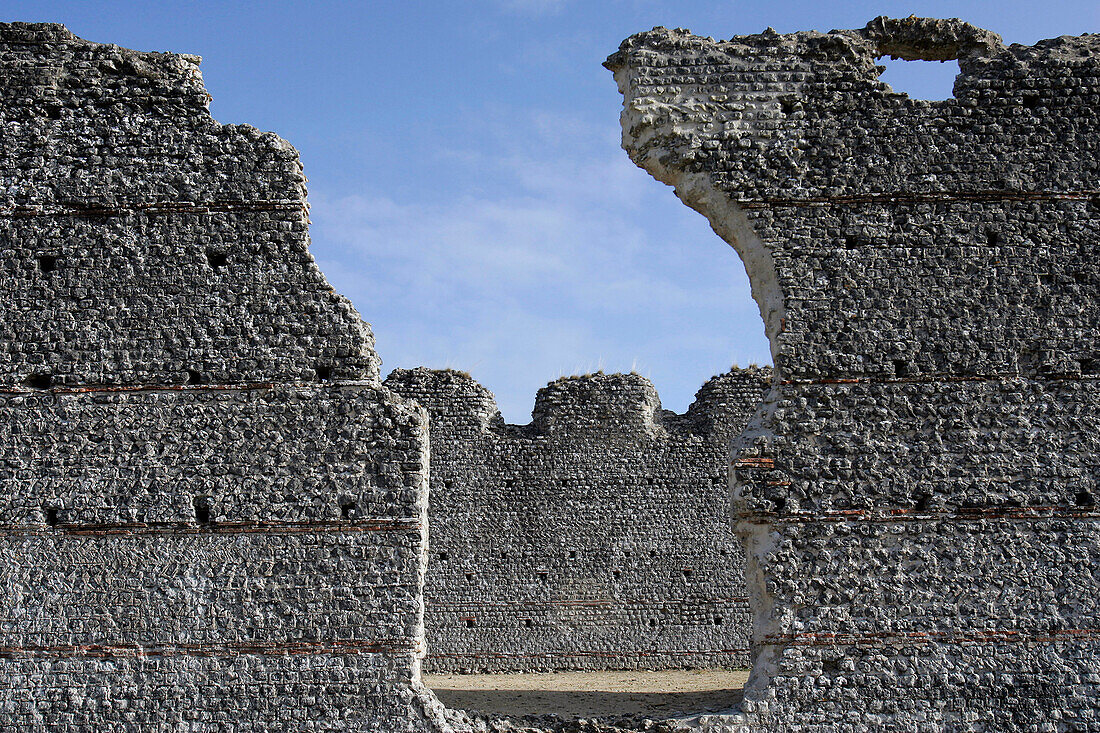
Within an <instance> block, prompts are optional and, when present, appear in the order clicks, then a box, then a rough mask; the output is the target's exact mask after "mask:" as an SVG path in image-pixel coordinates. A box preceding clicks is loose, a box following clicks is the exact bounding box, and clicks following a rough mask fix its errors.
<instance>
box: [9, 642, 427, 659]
mask: <svg viewBox="0 0 1100 733" xmlns="http://www.w3.org/2000/svg"><path fill="white" fill-rule="evenodd" d="M415 651H416V648H415V646H414V645H410V644H408V643H406V642H400V641H394V642H357V641H334V642H325V641H317V642H309V641H287V642H268V643H255V642H252V643H249V642H241V643H237V644H164V645H154V646H141V645H138V644H119V645H99V644H89V645H82V646H71V645H70V646H9V647H0V658H3V659H10V658H13V657H24V656H44V657H92V658H118V657H180V656H189V657H225V656H237V655H240V654H256V655H263V656H282V655H288V654H293V655H307V654H309V655H315V654H341V655H345V654H387V653H394V652H415Z"/></svg>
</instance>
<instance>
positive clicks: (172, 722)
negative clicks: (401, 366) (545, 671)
mask: <svg viewBox="0 0 1100 733" xmlns="http://www.w3.org/2000/svg"><path fill="white" fill-rule="evenodd" d="M0 90H2V92H3V93H2V95H0V120H2V125H3V128H2V129H3V134H2V135H0V277H2V278H3V281H4V283H5V287H6V291H5V296H6V297H5V298H4V299H3V302H2V304H0V318H2V319H3V321H4V323H5V326H6V328H5V332H4V333H5V335H4V338H3V339H2V341H0V466H2V468H3V470H2V471H0V488H2V489H3V492H2V493H3V498H2V499H0V553H2V555H3V562H2V563H0V618H2V619H3V622H2V623H0V687H2V689H3V692H2V693H0V709H2V710H3V715H2V716H0V729H2V730H11V731H16V730H18V731H26V730H50V731H88V730H97V731H99V730H103V731H108V730H204V731H205V730H241V731H244V730H257V731H260V730H302V731H306V730H316V731H322V730H324V731H328V730H348V729H357V730H368V729H369V730H385V731H415V730H436V729H447V728H448V725H447V723H445V721H444V720H443V718H442V708H441V706H440V705H439V703H438V702H437V701H436V700H435V699H434V696H432V695H431V693H430V692H428V691H426V690H424V689H423V687H422V686H421V685H420V678H419V663H420V661H419V657H420V656H421V655H422V653H423V627H422V611H423V602H422V583H423V573H424V566H425V555H424V553H425V547H426V545H425V542H426V538H425V532H426V517H425V510H426V504H427V494H426V492H427V469H428V466H427V460H428V435H427V416H426V414H425V413H424V411H423V410H422V409H421V408H419V407H417V406H416V405H414V404H412V403H410V402H409V401H407V400H404V399H402V398H400V397H398V396H396V395H394V394H392V393H391V392H389V391H388V390H386V389H384V388H383V387H382V386H381V384H380V382H379V377H378V363H379V362H378V359H377V357H376V356H375V354H374V349H373V343H372V340H371V336H370V331H369V329H368V328H367V327H366V325H365V324H363V323H362V322H361V321H360V319H359V316H358V314H356V313H355V311H354V310H353V309H352V308H351V306H350V304H349V303H348V302H347V301H346V300H345V299H343V298H341V297H340V296H337V295H335V294H334V293H333V292H332V290H331V288H330V287H329V286H328V285H327V283H326V282H325V280H324V277H323V276H322V275H321V273H320V272H319V271H318V269H317V268H316V266H315V265H314V263H313V260H312V258H311V256H310V255H309V251H308V222H307V218H306V202H305V188H304V180H305V179H304V178H303V176H302V171H301V166H300V164H299V162H298V156H297V153H296V152H295V151H294V149H293V148H292V147H290V145H288V144H287V143H286V142H284V141H282V140H280V139H279V138H278V137H276V136H275V135H272V134H270V133H261V132H259V131H257V130H255V129H253V128H251V127H248V126H232V125H219V124H218V123H216V122H214V121H213V120H212V119H211V118H210V116H209V114H208V113H207V110H206V103H207V101H208V97H207V95H206V92H205V90H204V89H203V86H202V81H201V77H200V75H199V72H198V60H197V59H196V58H193V57H186V56H178V55H174V54H148V53H138V52H134V51H128V50H125V49H120V48H118V47H116V46H104V45H99V44H93V43H88V42H86V41H82V40H80V39H78V38H76V37H74V36H73V35H72V34H70V33H69V32H68V31H67V30H65V29H64V28H63V27H61V26H57V25H28V24H19V23H15V24H10V25H7V24H5V25H0Z"/></svg>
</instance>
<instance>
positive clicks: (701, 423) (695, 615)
mask: <svg viewBox="0 0 1100 733" xmlns="http://www.w3.org/2000/svg"><path fill="white" fill-rule="evenodd" d="M769 378H770V370H767V369H745V370H740V369H735V370H733V371H731V372H729V373H727V374H723V375H720V376H717V377H714V378H713V379H711V380H709V381H708V382H707V383H706V384H705V385H703V387H702V388H701V389H700V390H699V392H698V394H697V395H696V400H695V402H694V403H693V404H692V405H691V407H690V408H689V409H688V411H687V413H686V414H684V415H676V414H675V413H672V412H669V411H667V410H662V409H661V403H660V400H659V399H658V397H657V392H656V390H655V389H654V388H653V385H652V384H650V383H649V381H648V380H647V379H645V378H644V377H640V376H637V375H634V374H593V375H587V376H584V377H566V378H564V379H559V380H557V381H555V382H551V383H550V384H549V385H548V386H547V387H545V388H543V389H542V390H540V391H539V394H538V396H537V398H536V400H535V409H534V419H533V420H532V422H531V424H530V425H524V426H518V425H505V424H504V423H503V421H502V419H501V417H500V413H499V412H498V411H497V407H496V403H495V401H494V400H493V397H492V395H491V394H490V393H489V392H488V391H487V390H486V389H485V388H484V387H482V386H481V385H480V384H478V383H477V382H475V381H474V380H473V379H471V378H470V377H469V376H467V375H465V374H462V373H460V372H454V371H431V370H427V369H413V370H404V369H399V370H395V371H394V372H393V373H391V374H390V376H389V377H387V378H386V382H385V384H386V386H388V387H390V388H391V389H392V390H393V391H394V392H397V393H398V394H401V395H403V396H405V397H409V398H411V399H414V400H416V401H417V402H418V403H420V404H421V405H424V406H425V407H426V408H427V409H428V412H429V414H430V416H431V420H430V433H431V493H430V496H431V499H430V502H429V510H428V515H429V518H430V522H429V524H430V527H431V552H430V554H429V562H428V572H427V578H426V581H425V588H424V593H425V629H426V634H427V641H428V658H427V660H426V662H425V664H426V667H425V668H426V669H428V670H430V671H455V670H461V671H470V670H473V671H481V670H488V671H532V670H554V669H631V668H648V669H660V668H674V667H715V666H725V667H744V666H747V663H748V641H749V630H750V626H751V620H750V615H749V609H748V603H747V599H746V591H745V579H744V552H743V550H742V546H741V542H740V541H739V539H738V538H737V537H736V536H735V535H734V533H733V528H732V522H731V520H730V511H729V501H728V493H729V487H728V479H727V474H728V466H729V445H730V440H731V439H732V438H733V437H735V436H736V435H737V434H739V433H740V432H741V430H742V429H743V428H744V426H745V423H746V422H747V421H748V419H749V417H750V416H751V415H752V413H753V411H754V410H755V409H756V407H757V405H758V404H759V403H760V400H761V397H762V395H763V392H764V389H765V387H766V385H767V383H768V380H769ZM533 712H534V711H533Z"/></svg>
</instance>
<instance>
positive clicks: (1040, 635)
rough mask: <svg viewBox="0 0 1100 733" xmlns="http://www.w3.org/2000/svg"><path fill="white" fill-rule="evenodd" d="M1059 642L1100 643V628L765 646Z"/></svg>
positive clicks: (798, 640)
mask: <svg viewBox="0 0 1100 733" xmlns="http://www.w3.org/2000/svg"><path fill="white" fill-rule="evenodd" d="M1057 641H1100V629H1050V630H1046V631H1017V630H1011V629H994V630H984V631H969V632H967V631H907V632H901V633H891V632H884V633H879V634H839V633H838V634H826V633H816V634H769V635H767V636H765V637H764V643H765V644H784V645H793V646H879V645H885V644H939V643H947V644H968V643H986V642H996V643H999V644H1006V643H1008V644H1011V643H1017V644H1028V643H1047V642H1057Z"/></svg>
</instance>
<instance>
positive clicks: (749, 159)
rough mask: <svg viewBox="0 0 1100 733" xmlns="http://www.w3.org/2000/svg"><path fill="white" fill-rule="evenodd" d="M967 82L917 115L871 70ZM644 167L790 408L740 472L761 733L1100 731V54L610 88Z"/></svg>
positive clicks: (778, 41) (799, 52) (649, 67)
mask: <svg viewBox="0 0 1100 733" xmlns="http://www.w3.org/2000/svg"><path fill="white" fill-rule="evenodd" d="M887 54H888V55H895V56H900V57H903V58H907V59H928V60H939V59H958V61H959V65H960V68H961V70H962V73H961V74H960V75H959V77H958V79H957V81H956V84H955V94H954V97H953V98H951V99H947V100H944V101H938V102H933V101H921V100H913V99H910V98H908V97H907V96H906V95H903V94H896V93H894V92H893V91H892V90H891V89H890V88H889V87H888V86H886V85H885V84H883V83H882V82H880V81H879V80H878V75H879V73H880V71H881V68H880V67H877V66H876V59H877V58H878V57H880V56H882V55H887ZM607 66H608V67H609V68H610V69H611V70H612V71H613V72H614V73H615V78H616V80H617V82H618V85H619V88H620V90H621V91H622V93H623V95H624V98H625V106H624V111H623V115H622V124H623V142H624V147H625V148H626V149H627V151H628V152H629V153H630V156H631V158H632V159H633V160H634V161H635V162H636V163H637V164H638V165H639V166H641V167H643V168H645V169H646V170H648V171H650V172H651V173H652V174H653V175H654V176H655V177H657V178H658V179H660V180H662V181H665V182H666V183H669V184H670V185H673V186H675V187H676V193H677V195H678V196H680V198H681V199H683V200H684V202H685V203H686V204H688V205H689V206H692V207H693V208H696V209H697V210H699V211H700V212H701V213H703V214H704V215H705V216H706V217H707V218H708V219H709V220H710V222H711V223H712V225H713V226H714V229H715V230H716V231H717V232H718V234H719V235H721V236H722V237H723V238H724V239H726V241H728V242H729V243H730V244H731V245H733V246H734V247H735V248H737V250H738V252H740V254H741V256H742V258H743V259H744V261H745V265H746V269H747V270H748V274H749V277H750V279H751V280H752V282H753V292H754V296H755V297H756V299H757V301H758V303H759V304H760V309H761V313H762V315H763V318H764V321H765V323H766V325H767V332H768V335H769V338H770V339H771V344H772V351H773V356H774V363H775V369H776V383H775V385H774V386H773V388H772V389H771V390H770V392H769V394H768V396H767V397H766V398H765V402H764V404H763V405H762V406H761V408H760V409H759V411H758V412H757V414H756V416H755V417H754V419H753V420H752V422H751V423H750V425H749V427H748V429H747V430H746V432H745V433H744V434H743V435H742V437H741V438H740V439H739V441H738V443H737V448H736V450H735V455H734V467H735V474H736V482H735V483H736V488H735V497H734V502H735V511H736V514H737V517H738V520H739V522H738V530H739V532H740V533H741V534H742V535H743V537H744V538H745V541H746V543H747V545H746V547H747V553H748V562H749V588H750V602H751V603H752V605H753V607H754V613H755V619H756V620H755V628H754V634H753V655H754V666H753V675H752V678H751V680H750V682H749V685H748V688H747V689H746V696H745V701H744V705H743V708H742V710H741V711H740V712H739V713H736V714H732V715H731V716H712V717H707V718H702V719H698V720H696V721H694V722H695V724H698V725H702V726H704V727H708V726H727V725H732V724H736V723H738V722H739V723H740V724H743V725H744V724H747V725H748V726H749V727H751V728H753V729H757V728H759V729H762V730H800V729H818V728H817V727H818V726H827V727H828V728H829V729H830V730H863V729H865V728H866V726H868V725H870V726H877V727H883V728H889V729H898V730H915V729H920V728H922V727H923V728H924V729H935V730H941V729H956V728H958V727H960V726H962V727H966V728H967V729H969V726H970V724H971V723H973V724H977V722H978V721H980V722H981V724H982V725H984V726H985V729H987V730H1033V729H1039V728H1041V727H1042V726H1050V725H1058V726H1061V727H1064V728H1066V729H1085V728H1087V727H1089V726H1094V725H1095V719H1096V717H1097V715H1098V712H1100V682H1098V678H1097V677H1096V669H1097V667H1098V665H1100V618H1098V612H1100V605H1098V604H1100V582H1098V580H1097V576H1096V572H1095V568H1096V567H1097V566H1098V565H1100V513H1098V512H1097V508H1096V500H1097V498H1100V486H1098V481H1097V479H1098V477H1100V454H1098V449H1100V430H1098V428H1100V411H1098V408H1100V390H1098V388H1097V387H1098V382H1097V380H1098V378H1100V351H1098V347H1097V344H1098V343H1100V338H1098V337H1100V328H1098V325H1097V324H1100V307H1098V306H1100V301H1098V299H1097V294H1098V289H1100V264H1098V263H1100V260H1098V259H1097V257H1096V254H1095V252H1096V246H1097V244H1098V238H1100V237H1098V234H1100V222H1098V211H1100V190H1098V189H1100V180H1098V171H1100V154H1098V153H1100V150H1098V149H1100V136H1098V134H1097V125H1098V115H1097V99H1100V40H1098V38H1097V37H1096V36H1083V37H1062V38H1058V39H1053V40H1049V41H1042V42H1040V43H1038V44H1036V45H1034V46H1031V47H1025V46H1019V45H1013V46H1009V47H1005V46H1004V45H1003V44H1002V43H1001V40H1000V38H999V37H998V36H996V35H995V34H993V33H990V32H988V31H984V30H981V29H979V28H975V27H973V26H971V25H968V24H966V23H963V22H961V21H958V20H946V21H944V20H932V19H920V18H908V19H905V20H891V19H887V18H878V19H876V20H874V21H872V22H871V23H869V24H868V25H867V26H866V27H865V28H863V29H862V30H858V31H832V32H830V33H817V32H807V33H795V34H790V35H780V34H778V33H775V32H774V31H770V30H769V31H766V32H764V33H762V34H759V35H753V36H741V37H736V38H733V39H731V40H729V41H721V42H716V41H714V40H712V39H709V38H701V37H697V36H693V35H691V34H690V33H688V32H686V31H682V30H666V29H664V28H656V29H654V30H653V31H650V32H647V33H641V34H638V35H636V36H633V37H631V38H629V39H628V40H626V41H625V42H624V43H623V45H622V47H621V48H620V50H619V52H618V53H616V54H614V55H613V56H611V58H610V59H608V62H607Z"/></svg>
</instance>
